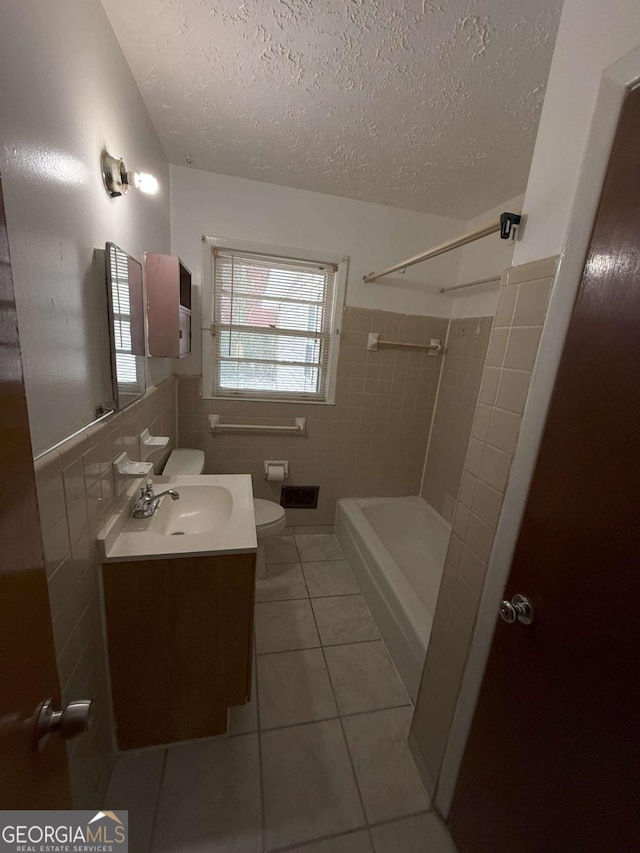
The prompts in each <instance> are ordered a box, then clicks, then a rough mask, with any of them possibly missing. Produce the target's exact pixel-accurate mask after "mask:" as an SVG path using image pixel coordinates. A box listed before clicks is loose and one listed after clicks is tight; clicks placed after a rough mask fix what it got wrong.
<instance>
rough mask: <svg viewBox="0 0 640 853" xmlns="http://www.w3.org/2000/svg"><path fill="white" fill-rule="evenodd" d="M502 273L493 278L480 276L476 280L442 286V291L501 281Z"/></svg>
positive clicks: (446, 291) (447, 291)
mask: <svg viewBox="0 0 640 853" xmlns="http://www.w3.org/2000/svg"><path fill="white" fill-rule="evenodd" d="M501 278H502V276H501V275H493V276H491V278H479V279H476V281H467V282H466V283H465V284H454V285H452V286H451V287H441V288H440V293H449V291H450V290H462V288H463V287H476V285H478V284H491V283H493V282H494V281H500V279H501Z"/></svg>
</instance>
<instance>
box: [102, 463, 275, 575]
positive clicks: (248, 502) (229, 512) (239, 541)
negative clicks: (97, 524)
mask: <svg viewBox="0 0 640 853" xmlns="http://www.w3.org/2000/svg"><path fill="white" fill-rule="evenodd" d="M152 482H153V485H154V490H155V492H156V493H157V494H159V493H160V492H164V491H165V490H166V489H175V490H176V491H178V492H179V491H180V487H181V486H182V487H189V486H191V487H193V486H197V487H198V489H201V488H203V487H206V486H213V487H217V493H218V494H224V497H225V501H226V503H225V507H226V513H225V517H224V518H223V519H222V521H221V522H220V523H219V524H216V523H215V522H214V524H213V526H212V529H210V530H206V531H204V532H195V533H190V534H189V535H176V534H173V535H166V534H163V533H162V532H160V531H161V529H162V521H163V518H164V519H165V520H166V518H167V517H168V516H169V515H170V513H171V504H174V507H175V508H176V509H177V510H178V511H183V510H181V505H180V502H179V501H175V502H172V500H171V497H170V496H166V497H164V498H162V502H161V503H160V506H159V507H158V509H157V510H156V513H155V514H154V515H153V516H151V517H150V518H142V519H138V518H133V517H132V511H133V505H134V503H135V501H136V499H137V497H138V494H139V491H140V487H141V486H142V485H143V484H144V480H138V481H136V482H134V483H133V484H132V485H131V486H130V487H129V489H128V491H127V494H126V496H125V497H124V498H123V500H122V501H121V503H120V504H119V511H117V512H114V513H113V514H112V515H111V517H110V518H109V519H108V520H107V522H106V523H105V525H104V527H103V528H102V530H101V531H100V533H99V535H98V537H97V541H98V550H99V554H100V559H101V561H102V562H104V563H110V562H122V561H126V560H158V559H161V558H163V557H198V556H207V555H213V554H237V553H247V552H252V551H256V550H257V547H258V543H257V540H256V521H255V516H254V512H253V489H252V486H251V475H250V474H200V475H197V476H183V477H181V476H175V477H166V476H159V477H153V478H152ZM221 490H226V492H228V495H227V494H226V492H224V493H223V492H222V491H221ZM192 494H194V492H193V491H192ZM187 495H188V490H187V489H186V488H185V489H184V496H185V498H186V496H187ZM229 496H230V501H229ZM165 502H167V503H168V505H167V506H166V507H163V504H164V503H165ZM192 503H193V500H192ZM161 513H162V515H161ZM178 526H179V525H178Z"/></svg>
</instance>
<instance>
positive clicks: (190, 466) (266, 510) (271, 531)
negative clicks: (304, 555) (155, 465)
mask: <svg viewBox="0 0 640 853" xmlns="http://www.w3.org/2000/svg"><path fill="white" fill-rule="evenodd" d="M203 471H204V451H203V450H193V449H191V448H187V447H181V448H179V449H178V450H174V451H172V452H171V454H170V456H169V458H168V459H167V462H166V465H165V466H164V469H163V471H162V473H163V474H167V475H168V476H171V477H175V476H177V475H185V474H186V475H189V476H192V475H194V474H202V472H203ZM253 511H254V515H255V517H256V536H257V539H258V553H257V554H256V581H261V580H263V578H264V577H265V576H266V574H267V565H266V560H265V553H264V544H263V541H264V540H265V539H267V538H268V537H269V536H277V535H278V534H279V533H282V531H283V530H284V528H285V527H286V524H287V520H286V518H285V514H284V509H283V508H282V507H281V506H280V505H279V504H277V503H274V502H273V501H265V500H262V498H254V500H253Z"/></svg>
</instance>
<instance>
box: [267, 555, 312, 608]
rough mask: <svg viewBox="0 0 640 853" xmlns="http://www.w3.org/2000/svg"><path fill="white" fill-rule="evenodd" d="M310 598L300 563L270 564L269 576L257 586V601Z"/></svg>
mask: <svg viewBox="0 0 640 853" xmlns="http://www.w3.org/2000/svg"><path fill="white" fill-rule="evenodd" d="M292 598H308V593H307V585H306V584H305V582H304V576H303V574H302V569H301V567H300V563H270V564H268V570H267V575H266V577H265V578H263V579H262V580H261V581H258V583H257V584H256V601H286V600H288V599H292Z"/></svg>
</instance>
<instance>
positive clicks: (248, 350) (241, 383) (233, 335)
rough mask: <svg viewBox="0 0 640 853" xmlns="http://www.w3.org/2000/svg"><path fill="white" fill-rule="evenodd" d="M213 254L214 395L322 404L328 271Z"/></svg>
mask: <svg viewBox="0 0 640 853" xmlns="http://www.w3.org/2000/svg"><path fill="white" fill-rule="evenodd" d="M213 254H214V323H215V328H216V339H215V340H216V343H215V362H216V364H215V371H214V375H215V393H218V394H220V395H223V396H227V395H235V394H237V395H240V396H250V397H264V398H267V399H268V398H271V399H274V398H282V397H299V396H300V397H306V398H312V399H317V400H325V399H326V398H327V384H328V377H329V364H330V359H331V347H332V345H333V337H334V336H333V335H332V331H333V328H332V324H333V316H334V303H335V298H336V278H337V276H336V272H337V268H336V266H335V265H333V264H318V263H312V262H310V261H298V260H294V259H290V258H274V257H269V256H266V255H256V254H248V253H244V252H235V251H230V250H223V249H214V250H213Z"/></svg>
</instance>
